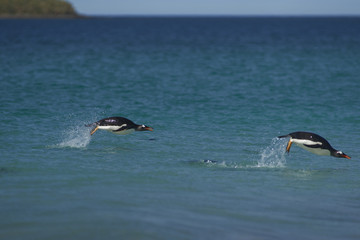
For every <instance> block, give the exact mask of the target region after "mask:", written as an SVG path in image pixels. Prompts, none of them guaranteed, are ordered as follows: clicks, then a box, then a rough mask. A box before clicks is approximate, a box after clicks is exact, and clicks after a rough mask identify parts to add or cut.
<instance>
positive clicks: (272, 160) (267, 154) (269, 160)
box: [257, 138, 286, 168]
mask: <svg viewBox="0 0 360 240" xmlns="http://www.w3.org/2000/svg"><path fill="white" fill-rule="evenodd" d="M285 148H286V142H284V141H283V140H281V139H278V138H273V139H272V141H271V144H270V145H269V146H267V147H266V148H265V149H264V150H262V152H261V153H260V157H261V158H260V160H259V161H258V164H257V167H269V168H279V167H285V164H286V158H285Z"/></svg>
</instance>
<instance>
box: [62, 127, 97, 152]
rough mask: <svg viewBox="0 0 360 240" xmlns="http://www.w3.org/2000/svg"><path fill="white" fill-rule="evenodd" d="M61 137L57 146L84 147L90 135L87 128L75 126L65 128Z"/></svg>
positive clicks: (88, 141) (89, 139)
mask: <svg viewBox="0 0 360 240" xmlns="http://www.w3.org/2000/svg"><path fill="white" fill-rule="evenodd" d="M62 139H63V140H62V141H61V142H60V143H59V144H57V145H56V146H57V147H70V148H85V147H87V146H88V145H89V143H90V141H91V135H90V132H89V129H88V128H86V127H84V126H75V127H72V128H70V129H67V130H65V131H64V132H63V138H62Z"/></svg>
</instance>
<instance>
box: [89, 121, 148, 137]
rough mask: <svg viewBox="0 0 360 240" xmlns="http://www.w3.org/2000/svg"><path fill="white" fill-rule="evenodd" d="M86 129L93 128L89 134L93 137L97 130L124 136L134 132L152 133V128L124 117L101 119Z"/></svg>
mask: <svg viewBox="0 0 360 240" xmlns="http://www.w3.org/2000/svg"><path fill="white" fill-rule="evenodd" d="M86 126H87V127H93V128H92V130H91V131H90V134H91V135H93V134H94V133H95V132H96V131H97V130H98V129H101V130H107V131H109V132H112V133H115V134H119V135H126V134H130V133H132V132H134V131H153V128H152V127H148V126H145V125H138V124H136V123H134V122H133V121H131V120H129V119H127V118H124V117H109V118H104V119H101V120H99V121H97V122H94V123H91V124H88V125H86Z"/></svg>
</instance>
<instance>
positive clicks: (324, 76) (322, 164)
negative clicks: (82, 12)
mask: <svg viewBox="0 0 360 240" xmlns="http://www.w3.org/2000/svg"><path fill="white" fill-rule="evenodd" d="M359 26H360V18H102V19H101V18H99V19H73V20H41V19H34V20H0V97H1V103H0V111H1V115H0V149H1V150H0V151H1V152H0V153H1V157H0V213H1V217H0V238H1V239H219V238H222V239H317V240H318V239H359V238H360V229H359V225H360V163H359V157H358V156H359V155H360V149H359V143H360V136H359V133H360V78H359V76H360V27H359ZM109 116H123V117H127V118H129V119H131V120H133V121H134V122H136V123H139V124H146V125H148V126H151V127H153V128H154V131H153V132H136V133H133V134H131V135H126V136H117V135H114V134H111V133H108V132H105V131H97V132H96V133H95V134H94V135H93V136H90V134H89V129H88V128H86V127H85V126H84V124H87V123H91V122H94V121H96V120H99V119H101V118H105V117H109ZM293 131H312V132H315V133H318V134H320V135H321V136H323V137H325V138H326V139H328V140H329V142H330V143H331V144H332V145H333V147H334V148H336V149H339V150H342V151H344V152H345V153H346V154H348V155H349V156H351V157H352V158H351V159H338V158H334V157H326V156H317V155H313V154H311V153H309V152H306V151H305V150H303V149H300V148H298V147H296V146H293V147H292V148H291V152H290V154H285V147H286V144H287V139H281V140H279V139H277V138H276V136H278V135H285V134H287V133H290V132H293ZM206 160H211V161H206Z"/></svg>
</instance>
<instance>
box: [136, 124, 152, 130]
mask: <svg viewBox="0 0 360 240" xmlns="http://www.w3.org/2000/svg"><path fill="white" fill-rule="evenodd" d="M153 130H154V129H153V128H152V127H148V126H145V125H138V126H137V127H136V131H153Z"/></svg>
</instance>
